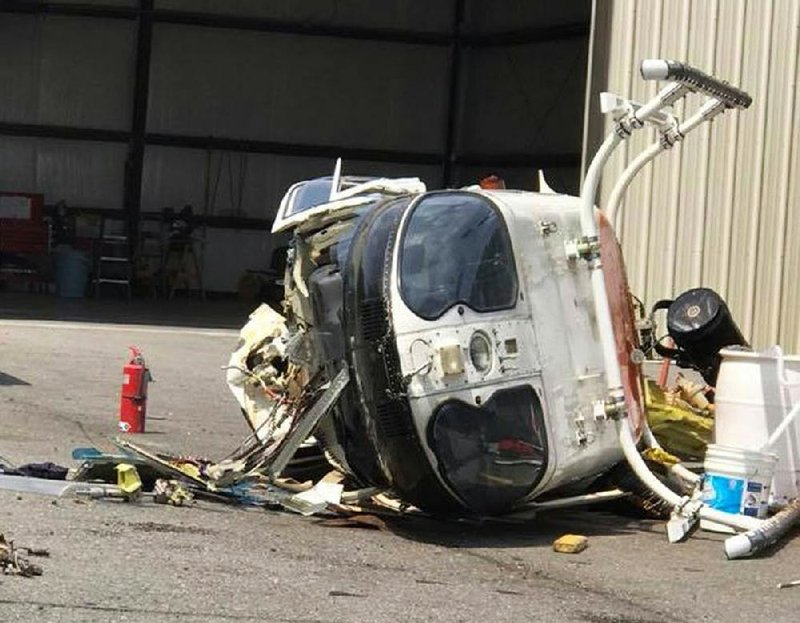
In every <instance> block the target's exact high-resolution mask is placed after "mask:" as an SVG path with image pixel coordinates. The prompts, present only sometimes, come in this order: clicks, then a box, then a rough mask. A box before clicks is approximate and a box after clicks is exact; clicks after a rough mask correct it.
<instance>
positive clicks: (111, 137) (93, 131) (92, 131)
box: [0, 121, 131, 143]
mask: <svg viewBox="0 0 800 623" xmlns="http://www.w3.org/2000/svg"><path fill="white" fill-rule="evenodd" d="M0 135H2V136H22V137H26V138H57V139H63V140H67V141H100V142H105V143H127V142H128V141H129V140H130V137H131V133H130V132H127V131H125V130H105V129H101V128H74V127H69V126H63V125H45V124H38V123H14V122H7V121H0Z"/></svg>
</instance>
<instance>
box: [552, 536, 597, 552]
mask: <svg viewBox="0 0 800 623" xmlns="http://www.w3.org/2000/svg"><path fill="white" fill-rule="evenodd" d="M587 547H589V539H587V538H586V537H585V536H582V535H580V534H565V535H564V536H562V537H559V538H557V539H556V540H555V541H553V551H556V552H559V553H560V554H580V553H581V552H582V551H583V550H585V549H586V548H587Z"/></svg>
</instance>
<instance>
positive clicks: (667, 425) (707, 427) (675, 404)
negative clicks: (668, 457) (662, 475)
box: [645, 380, 714, 461]
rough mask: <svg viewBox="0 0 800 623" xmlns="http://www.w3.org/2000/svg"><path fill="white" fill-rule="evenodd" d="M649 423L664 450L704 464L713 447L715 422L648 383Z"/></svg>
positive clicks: (646, 397) (652, 382) (646, 388)
mask: <svg viewBox="0 0 800 623" xmlns="http://www.w3.org/2000/svg"><path fill="white" fill-rule="evenodd" d="M645 404H646V407H647V421H648V422H649V424H650V429H651V430H652V431H653V434H654V435H655V437H656V439H658V442H659V443H660V444H661V445H662V446H663V447H664V449H665V450H667V451H669V452H671V453H672V454H675V455H677V456H678V457H680V458H681V459H682V460H693V461H702V460H703V457H704V456H705V453H706V446H707V445H708V444H710V443H711V435H712V431H713V428H714V418H713V417H711V416H710V415H708V414H704V413H702V412H699V411H696V410H694V409H692V408H691V407H690V406H689V404H687V403H685V402H683V401H682V400H680V399H674V398H672V397H669V398H668V397H667V395H666V394H665V393H664V391H663V390H662V389H661V388H660V387H659V386H658V385H657V384H656V382H655V381H652V380H647V381H646V383H645Z"/></svg>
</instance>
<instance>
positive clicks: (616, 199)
mask: <svg viewBox="0 0 800 623" xmlns="http://www.w3.org/2000/svg"><path fill="white" fill-rule="evenodd" d="M723 112H725V103H724V102H721V101H719V100H718V99H715V98H711V99H709V100H708V101H706V103H705V104H703V105H702V106H701V107H700V110H698V111H697V112H696V113H695V114H694V115H692V116H691V117H689V119H687V120H686V121H684V122H683V123H681V124H680V125H677V123H676V125H675V126H674V127H671V126H670V127H667V128H665V129H664V131H663V132H662V133H661V139H660V140H658V141H656V142H655V143H653V144H652V145H650V146H649V147H648V148H647V149H645V150H644V151H643V152H641V153H640V154H639V155H638V156H636V158H634V160H633V161H632V162H631V163H630V164H629V165H628V166H627V168H626V169H625V170H624V171H623V172H622V175H621V176H620V178H619V179H618V180H617V183H616V184H615V185H614V189H613V190H612V191H611V195H610V196H609V198H608V204H607V205H606V207H605V208H604V212H605V213H606V216H607V217H608V220H609V222H610V223H611V224H612V225H613V226H614V229H619V220H620V218H621V216H620V214H621V212H620V206H621V203H622V197H623V195H624V194H625V192H626V191H627V190H628V187H629V186H630V184H631V182H632V181H633V178H634V177H636V175H637V174H638V173H639V171H641V170H642V169H643V168H644V167H645V166H646V165H647V164H648V163H650V162H652V161H653V160H655V159H656V158H657V157H658V156H659V155H660V154H662V153H663V152H665V151H667V150H668V149H671V148H672V147H673V146H674V145H675V144H676V143H679V142H680V141H682V140H683V139H684V137H685V136H686V135H687V134H689V132H691V131H692V130H694V129H695V128H697V127H699V126H700V125H702V124H703V123H705V122H706V121H711V120H712V119H713V118H714V117H716V116H717V115H719V114H721V113H723Z"/></svg>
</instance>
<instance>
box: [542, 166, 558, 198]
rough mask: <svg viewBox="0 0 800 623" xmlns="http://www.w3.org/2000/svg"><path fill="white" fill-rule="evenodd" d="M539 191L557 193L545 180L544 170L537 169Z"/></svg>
mask: <svg viewBox="0 0 800 623" xmlns="http://www.w3.org/2000/svg"><path fill="white" fill-rule="evenodd" d="M539 192H540V193H541V194H542V195H557V194H558V193H557V192H556V191H554V190H553V189H552V188H550V185H549V184H548V183H547V180H546V179H544V170H543V169H539Z"/></svg>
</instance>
